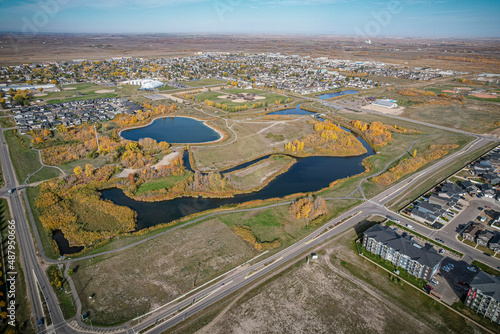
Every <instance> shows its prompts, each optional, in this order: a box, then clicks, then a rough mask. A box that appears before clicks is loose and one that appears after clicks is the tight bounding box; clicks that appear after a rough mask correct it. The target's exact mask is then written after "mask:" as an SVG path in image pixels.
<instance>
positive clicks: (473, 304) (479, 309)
mask: <svg viewBox="0 0 500 334" xmlns="http://www.w3.org/2000/svg"><path fill="white" fill-rule="evenodd" d="M465 306H467V307H470V308H471V309H473V310H474V311H476V313H479V314H481V315H483V316H485V317H487V318H489V319H491V320H492V321H494V322H496V323H499V324H500V277H498V276H492V275H488V274H486V273H485V272H482V271H480V272H479V273H478V274H477V276H476V277H474V279H473V280H472V282H471V283H470V289H469V292H468V293H467V298H466V299H465Z"/></svg>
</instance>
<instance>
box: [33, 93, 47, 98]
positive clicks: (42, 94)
mask: <svg viewBox="0 0 500 334" xmlns="http://www.w3.org/2000/svg"><path fill="white" fill-rule="evenodd" d="M47 95H49V94H45V93H37V94H33V96H35V97H41V96H47Z"/></svg>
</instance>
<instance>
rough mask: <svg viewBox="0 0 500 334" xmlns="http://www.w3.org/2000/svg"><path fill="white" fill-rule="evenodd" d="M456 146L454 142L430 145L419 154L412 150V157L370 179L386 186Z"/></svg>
mask: <svg viewBox="0 0 500 334" xmlns="http://www.w3.org/2000/svg"><path fill="white" fill-rule="evenodd" d="M457 147H458V145H455V144H447V145H431V146H429V149H428V150H427V151H425V152H423V153H421V154H418V153H417V150H414V151H413V154H412V157H410V158H406V159H404V160H402V161H400V162H399V163H398V164H397V165H396V166H394V167H392V168H391V169H389V170H388V171H387V172H385V173H383V174H381V175H379V176H375V177H374V178H373V179H372V180H373V182H375V183H377V184H380V185H383V186H388V185H390V184H392V183H394V182H395V181H397V180H399V179H400V178H402V177H403V176H405V175H407V174H410V173H413V172H415V171H417V170H418V169H419V168H421V167H423V166H425V165H426V164H428V163H429V162H431V161H433V160H437V159H439V158H441V157H443V156H445V155H446V154H448V151H449V150H452V149H455V148H457Z"/></svg>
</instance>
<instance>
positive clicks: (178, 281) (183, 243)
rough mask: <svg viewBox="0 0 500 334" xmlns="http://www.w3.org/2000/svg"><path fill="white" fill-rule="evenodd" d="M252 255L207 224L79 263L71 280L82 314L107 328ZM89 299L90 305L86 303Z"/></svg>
mask: <svg viewBox="0 0 500 334" xmlns="http://www.w3.org/2000/svg"><path fill="white" fill-rule="evenodd" d="M256 255H257V252H256V251H255V250H253V248H252V247H250V246H249V245H247V244H246V243H245V242H244V241H243V240H241V239H240V238H239V237H237V236H236V235H235V234H234V233H233V232H232V231H231V230H230V228H229V227H228V226H226V225H225V224H223V223H221V222H220V221H219V220H217V219H212V220H210V221H207V222H205V223H203V224H197V225H195V226H193V227H190V228H188V229H181V230H177V231H173V232H172V233H168V234H165V235H163V236H161V237H159V238H157V239H154V240H152V241H150V242H148V243H145V244H141V245H139V246H136V247H133V248H130V249H127V250H124V251H122V252H119V253H115V254H111V255H105V256H99V257H97V258H94V259H93V260H83V261H78V262H76V263H75V264H74V265H73V267H72V268H74V271H75V274H74V275H73V277H72V278H73V280H74V282H75V285H76V288H77V290H78V291H81V293H80V297H81V300H82V303H83V309H84V310H87V309H89V310H91V320H92V323H93V324H94V325H97V324H101V325H112V324H118V323H122V322H124V321H126V320H128V319H131V318H134V317H136V316H137V315H138V314H143V313H145V312H147V311H149V310H150V309H152V308H155V307H158V306H159V305H161V304H163V303H166V302H168V301H170V300H173V299H175V298H176V297H178V296H180V295H182V294H184V293H186V292H188V291H190V290H192V289H193V288H195V287H197V286H199V285H201V284H203V283H205V282H207V281H209V280H210V279H212V278H214V277H216V276H219V275H220V274H222V273H224V272H226V271H228V270H230V269H232V268H234V267H236V266H237V265H238V264H240V263H243V262H245V261H247V260H249V259H251V258H253V257H254V256H256ZM97 273H99V274H97ZM138 279H140V280H141V284H137V280H138ZM90 295H94V296H95V298H94V299H95V302H93V303H89V299H88V296H90Z"/></svg>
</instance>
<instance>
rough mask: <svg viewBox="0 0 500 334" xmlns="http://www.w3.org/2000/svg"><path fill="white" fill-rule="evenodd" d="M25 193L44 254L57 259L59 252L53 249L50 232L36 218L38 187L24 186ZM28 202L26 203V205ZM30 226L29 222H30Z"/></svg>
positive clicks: (37, 214)
mask: <svg viewBox="0 0 500 334" xmlns="http://www.w3.org/2000/svg"><path fill="white" fill-rule="evenodd" d="M26 194H27V196H28V201H29V205H30V208H31V211H32V212H33V218H34V219H35V225H36V228H37V231H38V234H39V235H40V240H41V241H42V247H43V250H44V251H45V255H47V257H49V258H51V259H57V258H58V257H59V254H58V253H57V252H56V250H55V249H54V244H55V243H54V241H53V240H52V235H51V233H50V232H48V231H47V230H46V229H45V228H44V227H43V225H42V223H41V222H40V219H38V216H39V213H38V209H37V208H36V205H35V200H36V198H37V197H38V188H26ZM27 204H28V203H26V205H27ZM26 216H28V215H26ZM30 226H31V223H30Z"/></svg>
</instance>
